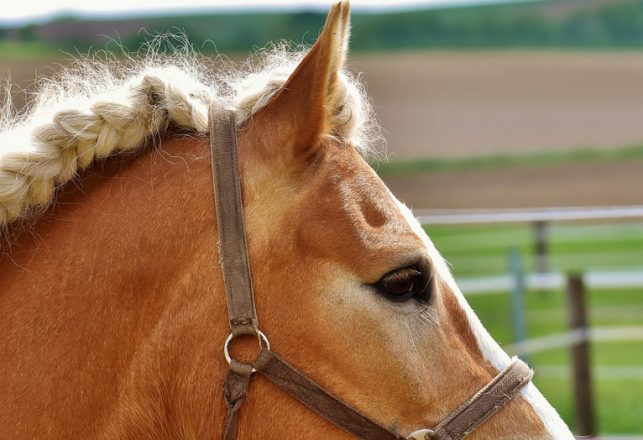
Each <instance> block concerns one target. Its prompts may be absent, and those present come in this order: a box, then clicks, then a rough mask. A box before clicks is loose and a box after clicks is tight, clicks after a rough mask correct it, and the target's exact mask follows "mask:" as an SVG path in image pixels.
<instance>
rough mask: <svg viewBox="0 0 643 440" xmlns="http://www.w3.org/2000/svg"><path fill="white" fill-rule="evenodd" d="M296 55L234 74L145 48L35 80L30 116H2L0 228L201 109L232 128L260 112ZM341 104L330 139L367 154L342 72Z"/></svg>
mask: <svg viewBox="0 0 643 440" xmlns="http://www.w3.org/2000/svg"><path fill="white" fill-rule="evenodd" d="M303 54H304V51H303V50H299V51H295V52H290V51H288V50H287V48H286V46H285V45H280V46H276V47H274V48H272V49H270V50H265V51H262V52H259V53H258V54H257V55H256V56H255V59H254V62H248V63H246V64H245V65H244V66H243V67H241V68H237V67H235V66H234V65H233V64H232V63H230V62H227V61H224V60H222V59H221V58H220V57H219V58H217V59H214V60H212V59H207V58H205V57H202V56H199V55H196V54H194V53H193V52H192V51H191V50H189V49H188V50H183V49H179V50H177V51H176V53H175V54H174V55H169V56H168V55H159V54H157V53H155V51H153V50H150V51H148V53H147V54H146V56H145V57H143V59H142V60H138V61H135V60H133V59H128V60H126V61H125V62H123V60H118V61H116V60H115V59H113V58H110V59H108V60H106V61H92V60H90V59H86V58H85V59H81V60H79V61H77V62H76V65H75V66H74V67H72V68H70V69H67V70H66V71H65V72H63V73H62V74H61V75H60V76H59V77H57V78H56V79H49V80H43V81H41V83H40V85H39V89H38V91H37V93H36V96H35V101H34V102H33V103H32V104H31V106H30V107H29V110H28V111H26V112H25V113H23V114H19V115H16V114H14V113H13V112H12V111H11V105H10V101H9V93H8V91H7V92H6V97H5V100H6V102H7V104H6V105H5V106H4V108H5V110H4V111H3V112H2V114H1V115H0V229H1V228H3V227H4V226H6V225H8V224H10V223H11V222H14V221H16V220H19V219H21V218H23V217H25V216H27V215H28V213H29V212H31V211H33V210H34V209H37V208H42V207H44V206H47V205H48V204H49V203H51V202H52V199H53V197H54V193H55V191H54V190H55V189H56V188H57V187H59V186H61V185H63V184H65V183H66V182H68V181H70V180H71V179H73V178H74V177H75V176H76V175H77V173H78V172H79V171H82V170H83V169H85V168H87V167H88V166H90V165H91V164H92V163H93V161H94V159H96V158H104V157H107V156H110V155H114V154H117V153H119V152H125V151H131V150H135V149H137V148H141V147H142V146H144V145H146V144H147V143H148V142H149V141H150V140H151V139H153V138H158V137H161V136H163V135H165V134H166V133H167V132H168V130H169V129H170V128H171V127H173V128H178V129H180V130H182V131H188V132H193V133H204V132H206V131H207V126H208V123H207V122H208V115H207V109H208V103H209V102H210V100H216V101H217V102H219V103H220V104H222V105H224V106H227V107H229V108H231V109H234V111H235V112H236V116H237V121H238V123H243V122H244V121H245V120H247V119H248V118H249V117H250V116H252V115H253V114H254V113H256V112H257V111H258V110H260V109H261V108H262V107H264V106H265V105H266V104H267V103H268V102H269V100H270V98H271V97H272V96H273V95H274V93H275V92H276V91H277V90H279V88H280V86H281V85H282V84H283V83H284V82H285V81H286V80H287V78H288V76H289V75H290V73H291V72H292V71H293V70H294V67H295V66H296V65H297V62H298V61H299V60H300V59H301V57H302V56H303ZM340 84H341V91H342V95H343V99H340V100H339V102H338V104H337V108H335V109H331V110H332V111H331V121H330V127H331V133H330V135H332V136H336V137H339V138H342V139H344V140H346V141H347V142H351V143H352V144H353V145H354V146H355V147H356V148H357V149H358V150H360V151H361V152H367V151H368V150H369V149H368V148H367V147H366V145H367V143H368V141H369V139H367V135H368V136H370V137H373V134H375V136H377V129H376V127H377V126H376V123H375V122H374V118H372V117H371V116H372V111H371V107H370V104H369V102H368V101H367V100H366V98H365V94H364V93H363V89H362V88H361V86H360V85H359V83H358V82H357V81H356V80H355V79H354V78H353V77H352V76H351V75H350V74H348V73H346V72H343V74H342V75H341V79H340Z"/></svg>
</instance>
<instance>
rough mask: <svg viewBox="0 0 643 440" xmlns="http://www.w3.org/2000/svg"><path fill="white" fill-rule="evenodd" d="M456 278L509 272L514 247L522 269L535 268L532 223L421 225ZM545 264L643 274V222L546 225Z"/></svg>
mask: <svg viewBox="0 0 643 440" xmlns="http://www.w3.org/2000/svg"><path fill="white" fill-rule="evenodd" d="M425 228H426V230H427V232H428V234H429V236H430V237H431V239H432V240H433V242H434V243H435V245H436V246H437V248H438V249H439V250H440V252H441V253H442V255H444V257H445V258H446V259H447V261H448V262H449V264H450V265H451V267H452V270H453V272H454V274H455V275H456V277H469V276H486V275H501V274H505V273H507V266H508V264H507V254H508V250H509V249H510V248H515V249H517V250H518V251H519V252H520V254H521V256H522V260H523V263H524V267H525V270H526V271H531V270H532V269H533V268H534V231H533V228H532V227H531V225H529V224H523V225H502V224H501V225H481V226H466V225H465V226H460V225H457V226H450V225H449V226H442V225H439V226H431V225H427V226H425ZM547 228H548V229H547V234H548V243H549V262H550V265H551V267H552V268H553V269H556V270H560V271H587V270H593V271H612V270H614V271H616V270H618V271H625V270H643V222H627V223H595V224H582V225H581V224H569V223H565V224H563V223H559V224H550V225H549V226H548V227H547Z"/></svg>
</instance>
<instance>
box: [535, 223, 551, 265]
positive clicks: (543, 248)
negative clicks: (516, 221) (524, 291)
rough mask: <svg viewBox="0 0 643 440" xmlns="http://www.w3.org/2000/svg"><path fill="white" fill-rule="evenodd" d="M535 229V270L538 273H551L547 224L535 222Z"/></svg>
mask: <svg viewBox="0 0 643 440" xmlns="http://www.w3.org/2000/svg"><path fill="white" fill-rule="evenodd" d="M533 227H534V253H535V257H536V258H535V263H536V264H535V266H536V267H535V270H536V272H537V273H547V272H549V261H548V255H547V254H548V252H549V249H548V247H549V246H548V245H547V222H546V221H544V220H537V221H535V222H533Z"/></svg>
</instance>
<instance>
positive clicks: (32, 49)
mask: <svg viewBox="0 0 643 440" xmlns="http://www.w3.org/2000/svg"><path fill="white" fill-rule="evenodd" d="M60 56H61V52H60V51H59V50H58V49H57V48H56V47H55V46H53V45H51V44H47V43H44V42H36V41H34V42H18V41H3V40H0V59H21V60H30V59H39V58H49V57H60Z"/></svg>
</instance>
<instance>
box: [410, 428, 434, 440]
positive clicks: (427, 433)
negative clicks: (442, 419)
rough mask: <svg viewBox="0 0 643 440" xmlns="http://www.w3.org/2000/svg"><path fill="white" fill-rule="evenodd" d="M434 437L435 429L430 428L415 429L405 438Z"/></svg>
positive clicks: (424, 438) (414, 439)
mask: <svg viewBox="0 0 643 440" xmlns="http://www.w3.org/2000/svg"><path fill="white" fill-rule="evenodd" d="M434 438H435V431H433V430H432V429H420V430H417V431H415V432H413V433H411V434H409V436H408V437H407V438H406V439H407V440H431V439H434Z"/></svg>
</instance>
